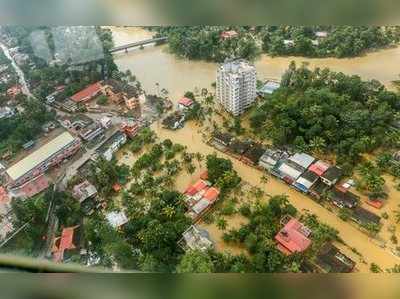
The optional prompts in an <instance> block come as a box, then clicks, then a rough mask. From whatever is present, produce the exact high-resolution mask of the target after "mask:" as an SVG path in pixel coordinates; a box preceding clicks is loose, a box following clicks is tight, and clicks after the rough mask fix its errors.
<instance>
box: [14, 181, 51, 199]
mask: <svg viewBox="0 0 400 299" xmlns="http://www.w3.org/2000/svg"><path fill="white" fill-rule="evenodd" d="M48 187H49V181H48V180H47V178H46V177H45V176H44V175H40V176H38V177H36V178H34V179H33V180H31V181H29V182H28V183H26V184H25V185H23V186H22V187H21V188H20V191H21V192H22V193H23V194H24V195H25V196H26V197H28V198H30V197H32V196H35V195H36V194H38V193H40V192H42V191H43V190H45V189H47V188H48Z"/></svg>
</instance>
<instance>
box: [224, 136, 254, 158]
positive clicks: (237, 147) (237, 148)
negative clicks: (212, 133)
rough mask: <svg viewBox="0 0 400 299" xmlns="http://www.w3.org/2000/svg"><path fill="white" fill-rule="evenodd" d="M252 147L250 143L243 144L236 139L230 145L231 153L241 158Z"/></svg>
mask: <svg viewBox="0 0 400 299" xmlns="http://www.w3.org/2000/svg"><path fill="white" fill-rule="evenodd" d="M250 146H251V143H250V142H243V141H240V140H239V139H235V140H233V141H232V142H231V143H230V144H229V151H230V152H231V153H233V154H236V155H238V156H241V155H243V154H244V153H245V152H246V151H248V150H249V149H250Z"/></svg>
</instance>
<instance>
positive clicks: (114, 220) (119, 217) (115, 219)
mask: <svg viewBox="0 0 400 299" xmlns="http://www.w3.org/2000/svg"><path fill="white" fill-rule="evenodd" d="M106 219H107V220H108V222H109V223H110V225H111V226H112V227H114V228H118V227H120V226H122V225H124V224H125V223H127V222H128V217H126V215H125V213H124V212H110V213H108V214H107V215H106Z"/></svg>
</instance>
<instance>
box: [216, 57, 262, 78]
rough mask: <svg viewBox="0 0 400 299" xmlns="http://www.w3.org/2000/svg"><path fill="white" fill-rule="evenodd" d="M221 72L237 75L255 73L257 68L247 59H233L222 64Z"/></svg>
mask: <svg viewBox="0 0 400 299" xmlns="http://www.w3.org/2000/svg"><path fill="white" fill-rule="evenodd" d="M220 70H221V71H224V72H228V73H230V74H233V75H235V74H240V73H242V72H248V71H255V67H254V65H252V64H251V63H249V62H248V61H247V60H245V59H233V60H227V61H226V62H225V63H223V64H221V65H220Z"/></svg>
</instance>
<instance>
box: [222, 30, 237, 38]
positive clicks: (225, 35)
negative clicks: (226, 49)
mask: <svg viewBox="0 0 400 299" xmlns="http://www.w3.org/2000/svg"><path fill="white" fill-rule="evenodd" d="M236 35H238V33H237V32H236V31H234V30H230V31H224V32H222V33H221V37H222V38H230V37H234V36H236Z"/></svg>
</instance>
